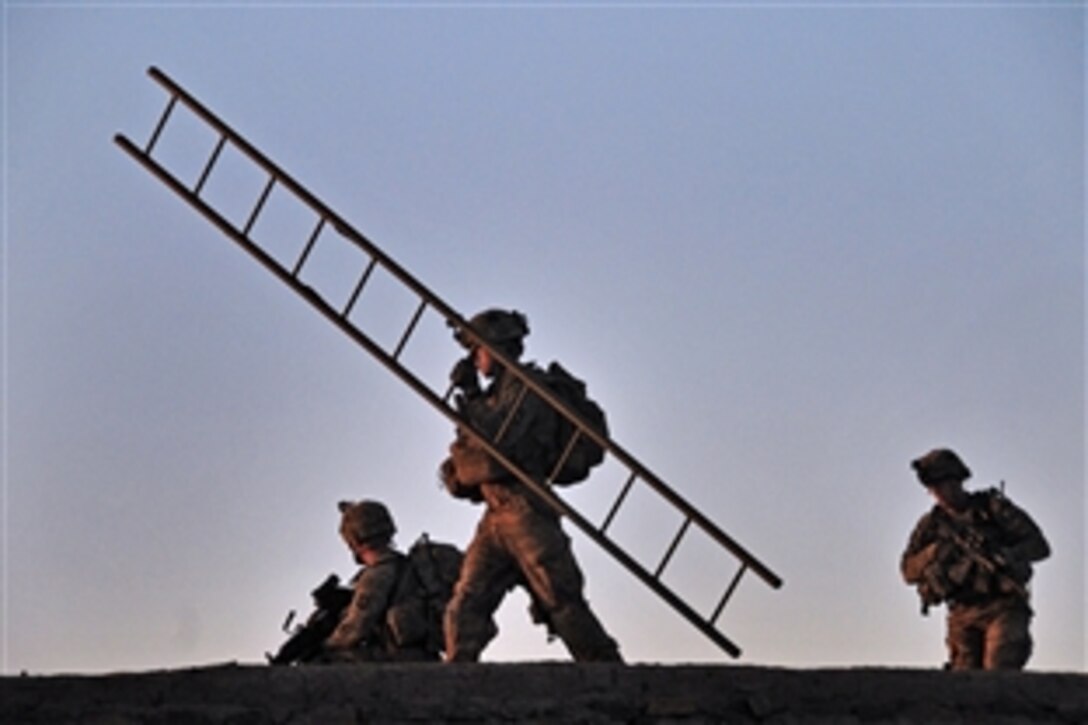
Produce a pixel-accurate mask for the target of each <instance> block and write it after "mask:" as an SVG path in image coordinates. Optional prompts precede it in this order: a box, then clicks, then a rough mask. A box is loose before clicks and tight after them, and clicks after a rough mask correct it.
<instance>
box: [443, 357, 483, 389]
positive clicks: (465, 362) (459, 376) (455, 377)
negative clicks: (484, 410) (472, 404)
mask: <svg viewBox="0 0 1088 725" xmlns="http://www.w3.org/2000/svg"><path fill="white" fill-rule="evenodd" d="M450 382H451V383H453V385H454V387H456V388H460V389H461V390H463V391H464V392H465V393H467V394H468V395H470V396H471V395H474V394H476V393H478V392H480V378H479V376H477V375H476V363H475V362H473V360H472V357H471V356H469V357H463V358H461V359H460V360H458V361H457V364H456V365H454V366H453V370H451V371H450Z"/></svg>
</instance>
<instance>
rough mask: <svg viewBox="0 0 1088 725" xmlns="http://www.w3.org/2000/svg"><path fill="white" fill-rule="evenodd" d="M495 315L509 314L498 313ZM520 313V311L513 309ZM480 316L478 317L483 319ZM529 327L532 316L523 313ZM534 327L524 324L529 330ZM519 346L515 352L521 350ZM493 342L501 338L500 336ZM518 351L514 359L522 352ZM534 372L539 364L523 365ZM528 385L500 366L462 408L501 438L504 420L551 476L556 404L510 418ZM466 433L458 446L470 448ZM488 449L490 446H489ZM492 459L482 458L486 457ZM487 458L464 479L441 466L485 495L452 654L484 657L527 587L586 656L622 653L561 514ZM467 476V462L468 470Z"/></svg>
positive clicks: (505, 439)
mask: <svg viewBox="0 0 1088 725" xmlns="http://www.w3.org/2000/svg"><path fill="white" fill-rule="evenodd" d="M487 314H493V315H498V314H510V313H500V312H498V311H492V312H491V313H484V315H487ZM513 314H514V315H518V313H513ZM479 318H480V316H478V317H477V318H474V320H473V322H474V323H477V324H478V326H479V327H481V328H486V325H484V324H479ZM520 322H521V323H522V325H524V318H520ZM527 332H528V328H527V327H525V328H524V332H523V333H522V336H523V335H524V334H527ZM518 340H519V344H518V345H517V347H516V348H515V349H513V350H512V351H511V352H512V353H517V354H520V337H519V338H518ZM489 341H491V342H495V343H499V342H503V340H502V339H496V338H494V337H492V338H489ZM517 354H511V357H515V358H516V357H517ZM525 367H526V369H530V370H532V368H531V367H529V366H525ZM523 387H524V386H523V384H522V383H521V382H520V381H519V380H518V379H517V378H516V377H515V376H514V375H506V374H504V373H503V371H502V370H499V371H498V372H497V374H496V375H495V378H494V380H493V382H492V384H491V386H490V387H489V389H488V390H487V391H486V392H478V393H475V394H469V395H468V396H466V397H465V398H463V399H462V400H461V403H460V405H461V412H462V414H463V415H464V416H465V418H466V419H467V420H469V421H470V422H471V423H472V424H473V425H474V426H475V427H476V428H478V429H479V430H480V431H481V432H483V433H485V434H486V435H488V436H489V437H493V436H494V435H495V434H496V433H497V432H498V431H499V429H500V428H501V427H502V426H503V425H504V424H505V425H506V426H507V428H506V431H505V432H504V433H503V435H502V438H501V440H500V442H499V448H500V449H501V450H502V452H503V453H504V455H507V456H509V457H510V458H511V459H512V460H514V461H516V462H517V463H518V464H519V465H520V466H521V467H522V468H523V469H524V470H525V471H526V472H527V473H529V474H530V475H532V476H533V477H534V479H536V480H543V478H544V475H543V467H544V465H545V461H547V460H549V458H550V457H554V452H552V451H550V450H548V449H547V446H548V445H549V443H548V442H549V441H550V440H551V438H549V436H550V435H551V433H550V431H549V430H548V425H552V424H554V421H552V420H551V419H550V409H549V408H548V407H547V406H546V405H545V404H544V403H543V402H542V401H541V400H540V399H539V398H537V397H536V396H535V395H532V394H528V395H527V396H526V399H525V400H524V401H523V402H522V404H521V406H520V407H519V408H518V413H517V414H516V416H515V417H514V419H513V420H512V421H511V422H509V423H507V422H506V417H507V414H508V413H509V412H510V410H511V409H512V408H513V407H514V406H515V405H516V404H517V400H518V398H519V396H520V394H521V392H522V388H523ZM472 447H473V446H472V444H471V443H470V442H468V441H467V440H465V439H464V438H459V440H458V441H457V442H456V443H455V445H454V453H455V455H454V458H458V455H457V450H458V448H459V449H460V450H461V452H462V454H466V455H468V454H471V452H472ZM481 453H482V452H481ZM484 458H486V457H481V459H484ZM491 464H492V465H491V466H486V465H485V466H483V467H482V470H480V471H479V472H478V475H472V476H469V475H462V476H461V477H458V474H457V472H455V470H454V466H453V465H451V462H450V461H447V463H446V464H444V465H443V472H444V477H445V479H446V484H447V487H449V488H450V490H451V492H453V493H454V495H459V496H462V497H465V498H471V499H473V500H477V501H483V502H484V503H485V504H486V506H487V510H486V512H485V513H484V516H483V518H482V519H481V521H480V523H479V525H478V527H477V529H476V535H475V537H474V539H473V541H472V543H471V544H470V545H469V547H468V550H467V551H466V552H465V560H464V564H463V565H462V568H461V576H460V578H459V579H458V581H457V584H456V586H455V587H454V592H453V598H452V599H451V600H450V603H449V606H448V608H447V609H446V623H445V630H446V656H447V659H449V660H451V661H476V660H478V659H479V657H480V654H481V652H482V651H483V649H484V648H485V647H486V646H487V644H488V643H489V642H490V641H491V639H492V638H494V636H495V635H496V633H497V629H496V627H495V625H494V621H493V618H492V617H493V614H494V613H495V611H496V610H497V609H498V607H499V605H500V604H501V603H502V600H503V598H504V597H505V596H506V593H507V592H508V591H509V590H510V589H512V588H513V587H514V586H516V585H519V584H521V585H524V586H526V587H527V588H528V589H529V591H530V593H531V596H532V599H533V612H534V618H536V619H537V621H543V622H544V623H546V624H547V625H548V627H549V629H550V631H552V632H554V633H555V634H556V635H558V636H559V637H560V639H562V640H563V642H564V644H565V645H566V646H567V649H568V650H569V651H570V653H571V656H572V657H574V659H575V660H579V661H610V662H618V661H621V658H620V654H619V649H618V647H617V645H616V642H615V641H614V640H613V639H612V638H611V637H609V636H608V634H607V633H606V632H605V630H604V628H603V627H602V626H601V623H600V622H599V621H598V619H597V617H596V616H595V615H594V614H593V612H592V611H591V610H590V608H589V604H588V603H587V602H586V600H585V597H584V595H583V588H584V579H583V577H582V572H581V570H580V569H579V568H578V564H577V562H576V561H575V559H574V553H573V551H572V550H571V543H570V539H569V538H568V537H567V535H566V534H565V533H564V532H563V529H562V527H561V526H560V521H559V517H558V515H557V514H556V513H555V512H553V511H552V510H551V508H550V507H548V506H547V505H546V504H544V503H543V502H542V501H540V500H539V498H538V497H537V496H535V495H534V494H533V493H532V492H531V491H529V490H528V489H527V488H526V487H525V486H524V485H523V484H522V483H521V482H520V481H518V480H517V479H515V478H514V477H513V476H511V475H510V474H509V473H508V472H506V471H505V470H502V469H501V467H500V466H498V464H496V463H494V462H493V461H492V462H491ZM461 473H462V474H464V468H462V469H461Z"/></svg>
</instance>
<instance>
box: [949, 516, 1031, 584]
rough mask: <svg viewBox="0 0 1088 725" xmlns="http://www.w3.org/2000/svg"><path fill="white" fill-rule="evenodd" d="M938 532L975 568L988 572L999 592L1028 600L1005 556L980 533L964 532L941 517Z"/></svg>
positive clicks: (953, 523) (961, 528)
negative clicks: (952, 543)
mask: <svg viewBox="0 0 1088 725" xmlns="http://www.w3.org/2000/svg"><path fill="white" fill-rule="evenodd" d="M937 527H938V529H939V531H940V532H941V533H942V534H943V535H945V536H947V537H948V538H949V539H951V540H952V541H953V542H954V543H955V544H956V546H957V548H958V549H959V550H960V551H961V552H962V553H963V554H964V556H966V557H967V558H968V559H969V560H970V561H972V562H974V563H975V565H976V566H978V567H980V568H982V569H983V570H985V571H987V572H989V573H990V574H991V575H992V576H993V577H994V578H995V579H996V580H997V584H998V587H999V588H1000V590H1001V591H1005V592H1013V593H1016V594H1018V595H1020V596H1021V597H1023V598H1024V599H1027V598H1028V589H1027V587H1026V586H1025V585H1024V584H1023V582H1021V581H1020V580H1019V579H1017V578H1016V577H1015V576H1013V565H1012V564H1011V563H1010V562H1009V560H1008V559H1007V558H1005V556H1004V555H1003V554H1002V553H1001V552H999V551H995V550H994V547H992V546H991V545H990V544H989V542H988V541H987V540H986V537H984V536H983V535H982V534H981V533H979V532H977V531H971V530H965V529H964V528H963V527H962V526H961V525H959V524H957V523H956V522H954V521H951V520H947V517H942V519H941V520H938V521H937Z"/></svg>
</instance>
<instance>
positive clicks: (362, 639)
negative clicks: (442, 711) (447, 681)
mask: <svg viewBox="0 0 1088 725" xmlns="http://www.w3.org/2000/svg"><path fill="white" fill-rule="evenodd" d="M340 509H341V512H342V513H343V522H342V524H341V534H342V535H343V536H344V538H345V539H346V540H348V542H349V545H351V543H352V540H353V539H354V541H356V542H367V541H368V540H370V541H377V543H378V545H379V546H381V547H382V549H383V550H382V551H381V553H380V554H378V558H377V561H375V562H373V563H371V565H370V566H365V567H363V569H361V570H360V571H359V573H358V574H356V576H355V579H354V585H353V593H352V599H351V604H349V605H348V607H347V609H346V610H344V613H343V615H342V617H341V619H340V622H339V624H338V625H337V626H336V629H335V630H333V632H332V634H330V635H329V637H328V638H327V639H326V640H325V653H326V659H327V660H330V661H336V662H374V661H390V660H393V661H436V660H438V659H439V654H438V652H437V651H435V650H434V648H433V647H429V646H428V644H427V634H428V632H427V623H426V620H425V619H424V617H425V612H424V603H423V601H422V600H421V599H420V597H419V592H418V591H417V589H416V588H415V587H414V586H413V584H412V582H411V581H410V580H411V577H408V576H404V574H405V571H406V569H407V567H408V561H407V557H405V555H404V554H402V553H400V552H399V551H396V550H394V549H393V548H391V547H390V546H389V541H390V540H391V538H392V536H393V533H394V532H395V531H396V529H395V527H394V526H393V520H392V518H391V517H390V516H389V513H388V511H386V509H385V507H384V506H382V505H381V504H379V503H377V502H374V501H362V502H359V503H355V504H353V503H350V502H342V503H341V505H340Z"/></svg>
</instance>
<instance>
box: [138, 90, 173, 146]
mask: <svg viewBox="0 0 1088 725" xmlns="http://www.w3.org/2000/svg"><path fill="white" fill-rule="evenodd" d="M176 105H178V97H177V94H173V95H171V96H170V102H169V103H167V104H166V110H164V111H163V113H162V116H160V117H159V123H158V125H156V126H155V130H154V131H152V132H151V138H150V139H149V140H148V142H147V146H145V147H144V153H145V154H147V155H148V156H150V155H151V151H152V150H153V149H154V148H155V144H157V143H158V142H159V134H161V133H162V130H163V128H165V127H166V120H167V119H168V118H170V114H171V113H173V112H174V106H176Z"/></svg>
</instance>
